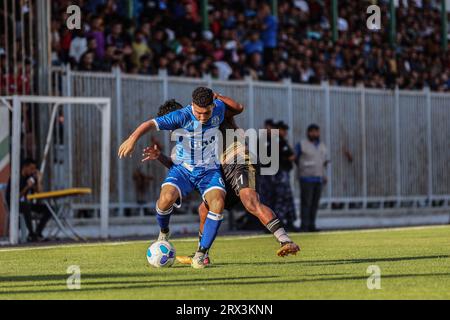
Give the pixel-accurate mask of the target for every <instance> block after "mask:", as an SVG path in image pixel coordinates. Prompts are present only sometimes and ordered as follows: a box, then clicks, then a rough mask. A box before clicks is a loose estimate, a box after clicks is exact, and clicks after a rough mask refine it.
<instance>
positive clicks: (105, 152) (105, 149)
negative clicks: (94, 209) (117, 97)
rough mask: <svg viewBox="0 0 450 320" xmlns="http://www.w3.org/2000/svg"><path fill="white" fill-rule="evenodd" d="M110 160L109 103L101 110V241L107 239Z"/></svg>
mask: <svg viewBox="0 0 450 320" xmlns="http://www.w3.org/2000/svg"><path fill="white" fill-rule="evenodd" d="M110 158H111V102H108V103H107V104H106V105H104V106H103V110H102V166H101V167H102V168H101V175H102V177H101V181H102V182H101V199H100V201H101V207H100V208H101V209H100V219H101V222H100V233H101V237H102V238H103V239H107V238H108V237H109V230H108V227H109V187H110V185H109V184H110Z"/></svg>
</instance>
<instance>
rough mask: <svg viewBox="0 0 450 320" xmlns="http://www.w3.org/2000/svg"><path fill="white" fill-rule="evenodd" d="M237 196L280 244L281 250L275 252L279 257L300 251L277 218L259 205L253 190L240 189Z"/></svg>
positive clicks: (259, 202)
mask: <svg viewBox="0 0 450 320" xmlns="http://www.w3.org/2000/svg"><path fill="white" fill-rule="evenodd" d="M239 196H240V198H241V201H242V204H243V205H244V207H245V209H246V210H247V211H248V212H249V213H251V214H252V215H254V216H255V217H257V218H258V219H259V221H260V222H261V224H262V225H264V226H265V227H266V228H267V230H269V231H270V233H272V234H273V235H274V237H275V238H276V239H277V241H278V242H279V243H280V244H281V249H280V250H278V252H277V254H278V255H279V256H281V257H284V256H287V255H289V254H296V253H297V252H298V251H300V248H299V246H298V245H297V244H295V243H294V242H293V241H292V240H291V239H290V238H289V235H288V234H287V232H286V230H285V229H284V227H283V224H282V222H281V221H280V219H278V218H277V216H276V215H275V213H274V212H273V211H272V209H270V208H269V207H267V206H266V205H264V204H262V203H261V201H260V199H259V195H258V193H257V192H256V190H255V189H252V188H244V189H241V190H240V192H239Z"/></svg>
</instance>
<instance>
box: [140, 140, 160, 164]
mask: <svg viewBox="0 0 450 320" xmlns="http://www.w3.org/2000/svg"><path fill="white" fill-rule="evenodd" d="M160 155H161V150H159V147H158V145H157V144H155V145H153V147H148V148H145V149H144V151H143V153H142V157H144V159H142V162H146V161H152V160H157V159H158V158H159V156H160Z"/></svg>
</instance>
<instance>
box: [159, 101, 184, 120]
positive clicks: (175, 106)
mask: <svg viewBox="0 0 450 320" xmlns="http://www.w3.org/2000/svg"><path fill="white" fill-rule="evenodd" d="M180 109H183V106H182V105H181V104H180V103H178V102H177V101H176V100H175V99H171V100H168V101H166V102H164V104H163V105H162V106H160V107H159V110H158V117H162V116H165V115H166V114H169V113H172V112H174V111H177V110H180Z"/></svg>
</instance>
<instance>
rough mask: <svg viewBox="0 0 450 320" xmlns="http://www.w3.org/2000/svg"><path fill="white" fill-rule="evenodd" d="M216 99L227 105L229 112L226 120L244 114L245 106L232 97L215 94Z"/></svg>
mask: <svg viewBox="0 0 450 320" xmlns="http://www.w3.org/2000/svg"><path fill="white" fill-rule="evenodd" d="M214 98H215V99H218V100H220V101H222V102H223V103H225V104H226V105H227V111H226V113H225V118H227V119H229V118H232V117H234V116H237V115H238V114H241V113H242V112H244V106H243V105H242V104H241V103H239V102H237V101H236V100H234V99H232V98H230V97H227V96H223V95H221V94H219V93H214Z"/></svg>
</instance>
